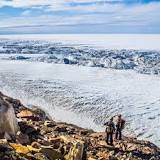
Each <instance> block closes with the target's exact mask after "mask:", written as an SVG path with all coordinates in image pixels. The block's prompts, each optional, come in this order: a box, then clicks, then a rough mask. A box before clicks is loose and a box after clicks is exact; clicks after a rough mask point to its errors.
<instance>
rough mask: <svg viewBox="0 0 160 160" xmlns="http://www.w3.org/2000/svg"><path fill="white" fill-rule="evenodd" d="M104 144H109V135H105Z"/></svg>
mask: <svg viewBox="0 0 160 160" xmlns="http://www.w3.org/2000/svg"><path fill="white" fill-rule="evenodd" d="M106 143H107V144H109V133H107V136H106Z"/></svg>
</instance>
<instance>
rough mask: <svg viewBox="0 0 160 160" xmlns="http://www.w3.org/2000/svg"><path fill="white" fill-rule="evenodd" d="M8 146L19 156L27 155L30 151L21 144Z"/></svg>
mask: <svg viewBox="0 0 160 160" xmlns="http://www.w3.org/2000/svg"><path fill="white" fill-rule="evenodd" d="M9 145H10V146H11V147H12V148H13V149H14V150H15V151H16V152H17V153H20V154H28V153H29V152H30V150H29V149H28V148H27V147H26V146H23V145H21V144H16V143H9Z"/></svg>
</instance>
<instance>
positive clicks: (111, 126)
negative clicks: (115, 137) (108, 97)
mask: <svg viewBox="0 0 160 160" xmlns="http://www.w3.org/2000/svg"><path fill="white" fill-rule="evenodd" d="M113 131H114V126H113V124H112V123H110V122H108V123H107V126H106V133H112V132H113Z"/></svg>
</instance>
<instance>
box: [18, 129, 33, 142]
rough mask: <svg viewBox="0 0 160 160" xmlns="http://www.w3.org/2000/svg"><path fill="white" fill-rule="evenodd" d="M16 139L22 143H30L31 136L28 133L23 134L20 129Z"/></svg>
mask: <svg viewBox="0 0 160 160" xmlns="http://www.w3.org/2000/svg"><path fill="white" fill-rule="evenodd" d="M16 140H17V142H18V143H20V144H29V143H30V139H29V136H28V135H27V134H23V133H22V132H20V131H18V132H17V135H16Z"/></svg>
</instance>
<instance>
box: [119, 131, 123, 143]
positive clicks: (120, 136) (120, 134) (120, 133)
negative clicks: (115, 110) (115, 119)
mask: <svg viewBox="0 0 160 160" xmlns="http://www.w3.org/2000/svg"><path fill="white" fill-rule="evenodd" d="M121 139H122V130H121V129H119V140H121Z"/></svg>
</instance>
